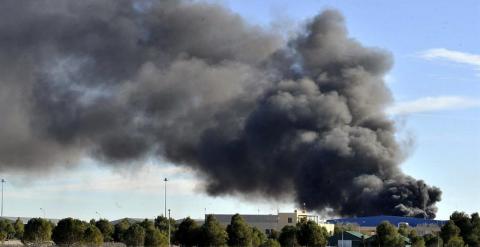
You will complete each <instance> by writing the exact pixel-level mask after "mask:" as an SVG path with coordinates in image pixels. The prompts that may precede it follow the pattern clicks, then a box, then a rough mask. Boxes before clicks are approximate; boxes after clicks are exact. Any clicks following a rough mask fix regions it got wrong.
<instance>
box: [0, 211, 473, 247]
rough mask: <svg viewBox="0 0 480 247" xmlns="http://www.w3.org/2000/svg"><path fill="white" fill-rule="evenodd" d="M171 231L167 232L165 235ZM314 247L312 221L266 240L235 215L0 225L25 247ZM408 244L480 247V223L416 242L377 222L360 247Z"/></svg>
mask: <svg viewBox="0 0 480 247" xmlns="http://www.w3.org/2000/svg"><path fill="white" fill-rule="evenodd" d="M355 228H356V227H355V226H352V225H337V226H335V232H334V234H339V233H340V232H342V231H349V230H355ZM169 230H170V232H169ZM169 236H170V242H171V243H172V244H175V245H179V246H184V247H189V246H238V247H240V246H251V247H280V246H285V247H286V246H288V247H290V246H318V247H324V246H326V245H327V244H328V240H329V237H331V236H329V234H328V232H327V230H326V229H325V228H324V227H320V226H319V225H318V224H317V223H315V222H314V221H307V220H301V221H300V222H299V223H297V224H296V225H287V226H285V227H283V228H282V229H281V230H280V232H277V231H275V230H272V231H269V232H268V234H265V233H264V232H262V231H261V230H259V229H257V228H255V227H251V226H249V225H248V224H247V222H246V221H245V220H244V219H243V218H242V217H241V216H240V215H239V214H235V215H233V216H232V218H231V221H230V224H229V225H228V226H227V227H226V228H225V227H223V226H222V225H221V224H220V223H219V222H218V220H217V219H216V218H215V217H214V216H213V215H207V217H206V219H205V221H204V223H203V224H201V225H200V224H198V223H197V222H196V221H194V220H192V219H191V218H189V217H187V218H185V219H183V220H182V221H181V222H180V223H179V224H176V222H175V220H173V219H167V218H166V217H163V216H158V217H157V218H155V219H154V220H148V219H145V220H144V221H142V222H130V221H128V220H127V219H123V220H121V221H120V222H118V223H117V224H115V225H114V224H112V223H111V222H109V221H108V220H106V219H100V220H97V221H96V220H93V219H92V220H90V222H86V221H82V220H78V219H73V218H65V219H62V220H60V221H59V222H58V223H57V224H56V225H54V224H53V223H52V222H50V221H48V220H45V219H42V218H32V219H30V220H29V221H28V223H27V224H25V225H24V224H23V222H22V221H21V220H20V219H17V220H16V221H15V222H14V223H12V222H10V221H8V220H6V219H2V220H0V240H1V241H2V242H3V241H4V240H6V239H20V240H22V241H23V242H24V243H26V244H30V245H39V244H42V243H47V242H52V241H53V242H54V243H55V244H57V245H63V246H72V245H87V246H101V245H102V244H103V243H104V242H121V243H125V244H126V245H127V246H167V245H168V242H169V239H168V238H169ZM406 239H409V241H410V243H411V245H412V247H436V246H447V247H464V246H480V217H479V214H478V213H474V214H471V215H468V214H465V213H463V212H454V213H453V214H452V215H451V216H450V220H449V221H448V222H447V223H446V224H444V225H443V226H442V228H441V231H440V232H439V233H438V234H427V235H424V236H419V235H418V234H417V232H416V231H415V230H414V229H412V228H410V227H408V226H406V225H402V226H400V227H399V228H397V227H395V226H394V225H392V224H390V223H388V222H382V223H381V224H380V225H378V226H377V228H376V235H374V236H373V237H371V238H369V241H364V242H363V246H389V247H390V246H391V247H403V246H405V240H406Z"/></svg>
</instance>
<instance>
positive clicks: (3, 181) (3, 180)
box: [1, 178, 6, 217]
mask: <svg viewBox="0 0 480 247" xmlns="http://www.w3.org/2000/svg"><path fill="white" fill-rule="evenodd" d="M5 182H6V181H5V179H3V178H2V212H1V216H2V217H3V184H4V183H5Z"/></svg>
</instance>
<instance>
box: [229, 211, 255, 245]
mask: <svg viewBox="0 0 480 247" xmlns="http://www.w3.org/2000/svg"><path fill="white" fill-rule="evenodd" d="M227 234H228V245H229V246H251V245H252V229H251V228H250V226H249V225H248V224H247V222H245V220H244V219H243V217H242V216H240V215H239V214H235V215H233V216H232V218H231V221H230V224H229V225H228V226H227Z"/></svg>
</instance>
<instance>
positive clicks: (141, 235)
mask: <svg viewBox="0 0 480 247" xmlns="http://www.w3.org/2000/svg"><path fill="white" fill-rule="evenodd" d="M124 237H125V244H126V245H127V246H143V245H144V243H145V229H143V227H142V226H141V225H140V224H133V225H131V226H130V227H129V228H128V230H127V231H126V232H125V236H124Z"/></svg>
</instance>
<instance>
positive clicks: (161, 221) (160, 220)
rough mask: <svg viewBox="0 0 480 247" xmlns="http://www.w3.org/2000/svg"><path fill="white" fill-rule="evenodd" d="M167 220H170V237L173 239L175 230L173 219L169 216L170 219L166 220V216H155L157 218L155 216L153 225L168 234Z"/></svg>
mask: <svg viewBox="0 0 480 247" xmlns="http://www.w3.org/2000/svg"><path fill="white" fill-rule="evenodd" d="M168 222H170V239H174V238H175V236H174V234H175V231H176V225H175V219H173V218H170V220H168V219H167V217H164V216H157V218H155V227H156V228H158V229H159V230H160V231H161V232H163V233H164V234H165V235H166V236H168Z"/></svg>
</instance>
